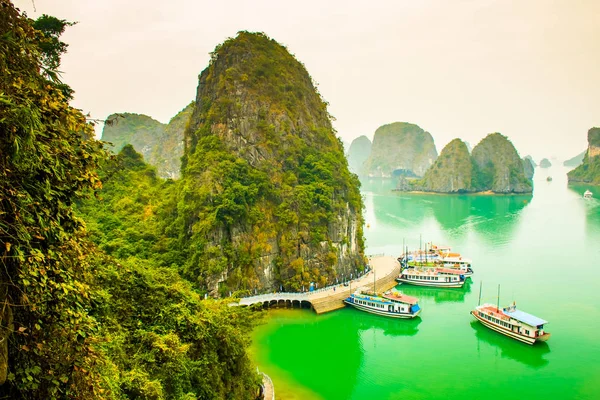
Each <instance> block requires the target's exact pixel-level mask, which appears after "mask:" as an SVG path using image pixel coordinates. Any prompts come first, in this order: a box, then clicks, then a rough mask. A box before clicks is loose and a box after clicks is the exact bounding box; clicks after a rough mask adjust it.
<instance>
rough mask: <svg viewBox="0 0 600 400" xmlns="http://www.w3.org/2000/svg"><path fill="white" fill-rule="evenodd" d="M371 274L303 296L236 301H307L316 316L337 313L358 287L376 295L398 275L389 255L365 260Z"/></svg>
mask: <svg viewBox="0 0 600 400" xmlns="http://www.w3.org/2000/svg"><path fill="white" fill-rule="evenodd" d="M369 265H370V266H371V271H370V272H369V273H368V274H366V275H363V276H362V277H360V278H358V279H355V280H353V281H352V282H350V284H349V285H348V286H344V285H342V284H340V285H336V286H330V287H327V288H324V289H319V290H316V291H313V292H307V293H268V294H263V295H258V296H252V297H245V298H242V299H240V303H239V304H240V305H246V306H247V305H251V304H256V303H265V302H267V303H269V302H271V301H280V300H283V301H286V302H287V301H290V302H291V301H299V302H301V301H307V302H310V303H311V305H312V307H313V309H314V310H315V312H316V313H317V314H322V313H324V312H328V311H333V310H337V309H339V308H343V307H344V302H343V300H344V299H345V298H346V297H348V296H350V293H352V292H353V291H354V290H356V289H357V288H359V287H366V288H368V289H369V290H373V283H374V281H375V289H376V290H377V292H383V291H386V290H388V289H390V288H392V287H394V286H396V280H395V279H396V277H397V276H398V275H399V274H400V264H399V263H398V261H397V260H396V259H395V258H394V257H391V256H374V257H369Z"/></svg>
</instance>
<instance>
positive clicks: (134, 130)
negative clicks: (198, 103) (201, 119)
mask: <svg viewBox="0 0 600 400" xmlns="http://www.w3.org/2000/svg"><path fill="white" fill-rule="evenodd" d="M193 105H194V103H191V104H189V105H188V106H187V107H186V108H184V109H183V110H182V111H180V112H179V113H178V114H177V115H176V116H175V117H173V118H172V119H171V121H170V122H169V123H168V124H162V123H160V122H158V121H156V120H154V119H152V118H151V117H149V116H147V115H143V114H131V113H123V114H112V115H110V116H109V117H108V118H107V119H108V120H112V121H114V122H113V123H112V124H110V125H109V124H106V125H105V126H104V129H103V130H102V140H103V141H106V142H110V143H112V146H111V150H112V151H114V152H115V153H118V152H119V151H121V149H122V148H123V147H124V146H125V145H127V144H131V145H132V146H133V148H134V149H135V150H136V151H137V152H139V153H140V154H141V155H142V156H143V157H144V160H145V161H146V162H147V163H148V164H150V165H152V166H153V167H156V170H157V173H158V176H160V177H162V178H172V179H176V178H179V175H180V169H181V156H182V155H183V131H184V129H185V127H186V125H187V122H188V120H189V117H190V115H191V112H192V109H193Z"/></svg>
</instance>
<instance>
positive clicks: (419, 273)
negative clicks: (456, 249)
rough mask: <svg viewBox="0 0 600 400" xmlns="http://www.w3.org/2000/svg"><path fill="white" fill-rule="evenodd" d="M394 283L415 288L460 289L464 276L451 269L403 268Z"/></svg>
mask: <svg viewBox="0 0 600 400" xmlns="http://www.w3.org/2000/svg"><path fill="white" fill-rule="evenodd" d="M396 281H397V282H400V283H409V284H411V285H417V286H433V287H449V288H460V287H463V285H464V284H465V275H464V273H463V272H462V271H461V270H458V269H451V268H422V269H417V268H405V269H403V270H402V273H401V274H400V276H399V277H398V278H396Z"/></svg>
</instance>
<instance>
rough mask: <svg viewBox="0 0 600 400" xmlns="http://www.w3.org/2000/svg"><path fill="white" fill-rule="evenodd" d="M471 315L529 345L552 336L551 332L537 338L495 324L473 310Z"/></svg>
mask: <svg viewBox="0 0 600 400" xmlns="http://www.w3.org/2000/svg"><path fill="white" fill-rule="evenodd" d="M471 315H472V316H474V317H475V319H477V320H478V321H479V322H481V323H482V324H483V325H484V326H485V327H486V328H490V329H491V330H494V331H496V332H498V333H501V334H503V335H504V336H507V337H510V338H513V339H515V340H518V341H519V342H523V343H527V344H529V345H532V344H534V343H535V342H536V341H539V342H545V341H547V340H548V339H549V338H550V334H549V333H544V334H543V335H542V336H538V337H537V338H533V337H530V336H525V335H521V334H519V333H517V332H513V331H511V330H509V329H506V328H502V327H500V326H498V325H496V324H493V323H491V322H489V321H488V320H487V319H483V318H481V317H479V316H478V315H477V314H475V313H474V312H473V311H471Z"/></svg>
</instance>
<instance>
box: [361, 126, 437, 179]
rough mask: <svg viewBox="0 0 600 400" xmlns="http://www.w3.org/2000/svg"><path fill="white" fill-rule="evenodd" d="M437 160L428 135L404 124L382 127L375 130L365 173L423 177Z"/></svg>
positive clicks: (419, 129) (382, 175)
mask: <svg viewBox="0 0 600 400" xmlns="http://www.w3.org/2000/svg"><path fill="white" fill-rule="evenodd" d="M436 158H437V150H436V149H435V144H434V142H433V138H432V137H431V134H430V133H429V132H426V131H424V130H423V129H421V128H420V127H419V126H417V125H414V124H409V123H407V122H395V123H392V124H388V125H383V126H381V127H379V128H378V129H377V130H376V131H375V136H374V137H373V146H372V148H371V155H370V156H369V158H368V159H367V161H365V164H364V167H365V173H366V174H367V175H368V176H371V177H382V178H390V177H392V176H397V175H406V176H411V175H412V176H419V177H420V176H423V175H424V174H425V171H426V170H427V169H428V168H429V167H430V166H431V165H432V164H433V162H434V161H435V159H436Z"/></svg>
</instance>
